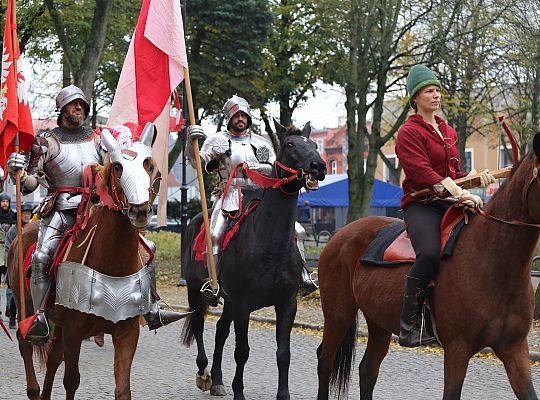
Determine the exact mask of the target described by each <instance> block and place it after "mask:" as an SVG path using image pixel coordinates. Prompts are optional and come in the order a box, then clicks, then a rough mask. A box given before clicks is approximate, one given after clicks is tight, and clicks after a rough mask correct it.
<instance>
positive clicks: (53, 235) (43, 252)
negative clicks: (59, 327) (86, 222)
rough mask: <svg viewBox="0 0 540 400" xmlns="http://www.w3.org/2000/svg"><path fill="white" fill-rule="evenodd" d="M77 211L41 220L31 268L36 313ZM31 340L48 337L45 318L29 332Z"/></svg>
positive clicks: (67, 211) (52, 214)
mask: <svg viewBox="0 0 540 400" xmlns="http://www.w3.org/2000/svg"><path fill="white" fill-rule="evenodd" d="M76 212H77V210H76V209H70V210H65V211H53V212H52V213H51V215H49V216H48V217H46V218H43V219H42V220H41V223H40V226H39V231H38V240H37V246H36V251H35V252H34V255H33V256H32V261H31V264H30V265H31V268H32V277H31V279H30V292H31V293H32V303H33V305H34V311H37V310H38V309H39V306H40V305H41V303H42V301H43V297H44V296H45V294H46V292H47V288H48V287H49V269H50V267H51V263H52V261H53V257H54V254H55V252H56V249H57V248H58V245H59V244H60V241H61V240H62V238H63V237H64V234H65V233H66V231H67V230H68V229H69V228H71V227H72V226H73V224H74V223H75V217H76ZM28 336H29V337H30V338H31V339H40V338H46V337H47V336H48V325H47V321H46V319H45V317H44V316H43V315H42V314H40V315H39V316H38V318H37V319H36V322H35V323H34V325H33V326H32V328H31V329H30V331H29V332H28Z"/></svg>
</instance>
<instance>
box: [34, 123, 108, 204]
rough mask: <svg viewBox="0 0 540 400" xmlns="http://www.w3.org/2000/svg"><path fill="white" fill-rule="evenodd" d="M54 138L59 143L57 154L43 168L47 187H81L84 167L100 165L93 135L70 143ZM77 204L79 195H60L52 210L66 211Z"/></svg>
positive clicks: (76, 138)
mask: <svg viewBox="0 0 540 400" xmlns="http://www.w3.org/2000/svg"><path fill="white" fill-rule="evenodd" d="M90 133H91V132H90ZM56 137H57V139H58V143H59V151H58V154H57V155H56V156H54V157H53V158H51V159H49V160H47V161H46V162H45V164H44V166H43V170H44V172H45V175H46V177H47V183H48V185H49V187H50V188H57V187H60V186H82V184H83V170H84V167H85V166H87V165H89V164H94V163H101V155H100V154H99V153H98V150H97V148H96V144H95V141H94V137H93V135H92V134H90V135H89V136H87V135H85V136H82V137H75V138H73V139H74V140H73V141H70V142H66V141H65V138H62V137H58V136H56ZM63 139H64V140H63ZM79 203H80V195H75V196H74V195H72V194H70V193H60V194H59V195H58V197H57V199H56V203H55V207H54V208H55V209H56V210H66V209H69V208H75V207H77V206H78V205H79Z"/></svg>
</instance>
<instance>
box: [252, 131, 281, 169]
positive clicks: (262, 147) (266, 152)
mask: <svg viewBox="0 0 540 400" xmlns="http://www.w3.org/2000/svg"><path fill="white" fill-rule="evenodd" d="M251 145H252V146H253V147H254V148H255V157H257V160H258V161H259V162H261V163H270V164H272V163H273V162H274V161H276V153H275V152H274V147H273V146H272V143H270V141H269V140H267V139H265V138H264V137H262V136H261V135H256V134H254V133H252V134H251Z"/></svg>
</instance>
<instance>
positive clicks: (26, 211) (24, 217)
mask: <svg viewBox="0 0 540 400" xmlns="http://www.w3.org/2000/svg"><path fill="white" fill-rule="evenodd" d="M31 219H32V205H31V204H27V203H23V204H21V222H22V226H23V227H24V226H25V225H26V224H27V223H29V222H30V220H31ZM15 221H16V219H15ZM16 237H17V224H15V225H12V226H11V228H9V230H8V231H7V233H6V238H5V240H4V249H5V254H6V256H7V253H8V251H9V248H10V246H11V243H12V242H13V240H14V239H15V238H16ZM7 278H8V277H6V282H7V285H8V287H7V289H6V298H7V304H6V307H9V312H7V311H6V316H7V317H9V327H10V329H15V328H16V327H17V322H16V321H17V306H16V305H15V299H14V298H13V291H12V290H11V286H10V284H9V279H7Z"/></svg>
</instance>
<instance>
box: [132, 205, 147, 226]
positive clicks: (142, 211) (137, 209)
mask: <svg viewBox="0 0 540 400" xmlns="http://www.w3.org/2000/svg"><path fill="white" fill-rule="evenodd" d="M151 215H152V207H150V204H149V203H148V202H146V203H143V204H132V205H131V206H130V207H129V211H128V216H129V218H130V219H131V220H132V221H133V222H135V225H137V226H140V225H145V226H146V225H147V224H148V219H149V218H150V216H151Z"/></svg>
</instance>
